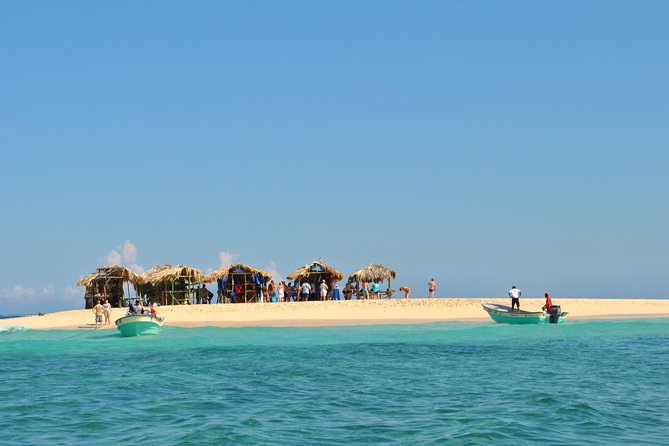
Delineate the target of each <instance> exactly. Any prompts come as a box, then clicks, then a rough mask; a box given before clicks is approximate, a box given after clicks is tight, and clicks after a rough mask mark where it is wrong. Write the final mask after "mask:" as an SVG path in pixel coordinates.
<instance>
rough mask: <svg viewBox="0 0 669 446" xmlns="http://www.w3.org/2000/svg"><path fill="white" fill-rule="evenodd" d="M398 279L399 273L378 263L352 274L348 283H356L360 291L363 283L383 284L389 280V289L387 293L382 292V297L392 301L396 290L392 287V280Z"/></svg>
mask: <svg viewBox="0 0 669 446" xmlns="http://www.w3.org/2000/svg"><path fill="white" fill-rule="evenodd" d="M396 277H397V273H396V272H395V271H394V270H392V269H390V268H387V267H385V266H383V265H380V264H378V263H370V264H369V265H367V266H364V267H362V268H360V269H359V270H357V271H356V272H354V273H353V274H351V275H350V276H349V278H348V281H349V282H352V283H353V282H355V289H356V290H360V284H361V283H362V282H367V283H370V282H379V283H382V282H383V281H386V280H387V281H388V288H387V289H386V291H383V292H381V293H380V295H385V296H386V297H387V298H388V299H392V297H393V293H394V292H395V290H394V289H392V288H391V287H390V279H395V278H396Z"/></svg>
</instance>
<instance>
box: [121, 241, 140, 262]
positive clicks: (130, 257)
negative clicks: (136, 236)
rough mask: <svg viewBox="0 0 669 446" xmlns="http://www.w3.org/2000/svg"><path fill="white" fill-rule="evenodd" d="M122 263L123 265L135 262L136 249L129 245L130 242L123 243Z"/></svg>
mask: <svg viewBox="0 0 669 446" xmlns="http://www.w3.org/2000/svg"><path fill="white" fill-rule="evenodd" d="M123 261H124V262H125V263H136V262H137V248H136V247H135V245H133V244H132V243H130V240H126V241H125V242H123Z"/></svg>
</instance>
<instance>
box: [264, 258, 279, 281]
mask: <svg viewBox="0 0 669 446" xmlns="http://www.w3.org/2000/svg"><path fill="white" fill-rule="evenodd" d="M278 267H279V265H277V264H276V262H275V261H273V260H272V261H271V262H269V266H267V267H265V271H267V272H268V273H269V274H270V275H271V276H272V279H274V282H275V283H279V282H280V281H282V280H283V276H282V275H281V273H280V272H279V270H278Z"/></svg>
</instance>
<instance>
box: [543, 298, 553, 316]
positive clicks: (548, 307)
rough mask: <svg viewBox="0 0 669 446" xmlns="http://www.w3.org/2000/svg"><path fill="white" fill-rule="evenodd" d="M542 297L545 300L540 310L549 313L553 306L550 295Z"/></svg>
mask: <svg viewBox="0 0 669 446" xmlns="http://www.w3.org/2000/svg"><path fill="white" fill-rule="evenodd" d="M544 297H545V298H546V305H544V306H543V307H541V309H542V310H544V311H546V312H548V313H550V311H551V307H552V306H553V302H552V301H551V295H550V294H548V293H544Z"/></svg>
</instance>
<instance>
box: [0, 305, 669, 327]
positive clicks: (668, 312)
mask: <svg viewBox="0 0 669 446" xmlns="http://www.w3.org/2000/svg"><path fill="white" fill-rule="evenodd" d="M483 302H494V303H501V304H505V305H509V304H510V302H509V299H490V298H436V299H391V300H387V299H380V300H351V301H326V302H286V303H248V304H212V305H178V306H163V307H160V308H159V315H160V316H164V317H165V325H170V326H177V327H205V326H217V327H251V326H255V327H320V326H349V325H378V324H383V325H385V324H421V323H434V322H490V323H493V322H492V320H491V319H490V318H489V317H488V315H487V314H486V312H485V311H484V310H483V308H482V307H481V303H483ZM543 303H544V300H543V299H529V298H528V299H521V308H522V309H524V310H530V311H539V310H540V309H541V306H542V305H543ZM554 304H557V305H561V307H562V310H563V311H568V312H569V316H568V317H569V320H593V319H641V318H653V317H668V316H669V299H577V298H568V299H554ZM125 311H126V310H125V309H124V308H114V309H113V310H112V316H111V324H110V325H108V326H106V327H104V328H105V329H113V328H115V325H114V321H115V320H116V319H118V318H120V317H122V316H123V315H124V314H125ZM94 319H95V318H94V315H93V312H92V311H91V310H70V311H60V312H54V313H47V314H45V315H43V316H25V317H20V318H12V319H3V320H1V321H0V325H2V326H22V327H26V328H31V329H37V330H54V329H60V330H76V329H91V328H94V327H95V324H94Z"/></svg>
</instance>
